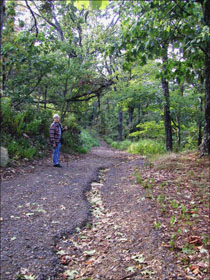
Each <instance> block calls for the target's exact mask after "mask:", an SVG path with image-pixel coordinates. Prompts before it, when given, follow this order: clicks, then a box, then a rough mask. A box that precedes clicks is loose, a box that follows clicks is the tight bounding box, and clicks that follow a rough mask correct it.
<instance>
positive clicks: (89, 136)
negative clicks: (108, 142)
mask: <svg viewBox="0 0 210 280" xmlns="http://www.w3.org/2000/svg"><path fill="white" fill-rule="evenodd" d="M80 139H81V142H82V145H83V147H84V148H86V149H87V150H90V149H92V148H93V147H95V146H99V140H98V139H97V136H96V134H95V133H94V132H93V131H92V132H89V131H88V130H85V129H82V132H81V138H80Z"/></svg>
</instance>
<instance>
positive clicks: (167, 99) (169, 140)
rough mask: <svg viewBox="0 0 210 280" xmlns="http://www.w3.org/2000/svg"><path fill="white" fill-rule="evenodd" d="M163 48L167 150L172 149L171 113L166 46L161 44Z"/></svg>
mask: <svg viewBox="0 0 210 280" xmlns="http://www.w3.org/2000/svg"><path fill="white" fill-rule="evenodd" d="M163 49H164V50H165V55H164V56H163V69H162V71H163V73H162V74H163V75H162V79H161V83H162V89H163V94H164V97H165V104H164V124H165V139H166V149H167V151H172V150H173V143H172V126H171V114H170V95H169V85H168V81H167V79H166V78H165V71H166V64H167V63H168V54H167V47H166V46H163Z"/></svg>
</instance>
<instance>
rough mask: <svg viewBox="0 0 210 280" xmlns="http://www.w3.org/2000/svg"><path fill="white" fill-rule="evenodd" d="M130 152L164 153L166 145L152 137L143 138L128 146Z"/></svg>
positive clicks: (144, 153)
mask: <svg viewBox="0 0 210 280" xmlns="http://www.w3.org/2000/svg"><path fill="white" fill-rule="evenodd" d="M128 152H129V153H132V154H141V155H149V154H163V153H165V152H166V149H165V145H164V144H163V143H161V142H158V141H154V140H151V139H143V140H140V141H138V142H136V143H132V144H131V145H130V147H129V148H128Z"/></svg>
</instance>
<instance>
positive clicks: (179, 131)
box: [176, 85, 184, 146]
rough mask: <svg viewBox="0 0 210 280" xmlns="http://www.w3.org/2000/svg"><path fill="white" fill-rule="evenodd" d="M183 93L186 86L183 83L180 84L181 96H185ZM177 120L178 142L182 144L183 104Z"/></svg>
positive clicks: (179, 109)
mask: <svg viewBox="0 0 210 280" xmlns="http://www.w3.org/2000/svg"><path fill="white" fill-rule="evenodd" d="M183 93H184V86H183V85H181V86H180V96H181V97H183ZM176 121H177V143H178V146H180V145H181V105H179V108H178V113H177V118H176Z"/></svg>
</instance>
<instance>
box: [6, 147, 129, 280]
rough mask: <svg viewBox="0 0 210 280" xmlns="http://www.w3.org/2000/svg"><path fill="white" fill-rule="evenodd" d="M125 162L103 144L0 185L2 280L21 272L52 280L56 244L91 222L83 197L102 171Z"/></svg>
mask: <svg viewBox="0 0 210 280" xmlns="http://www.w3.org/2000/svg"><path fill="white" fill-rule="evenodd" d="M128 159H129V155H128V154H127V153H124V152H120V151H116V150H113V149H111V148H109V147H108V146H107V145H106V144H105V143H104V142H102V145H101V146H100V147H97V148H94V149H93V150H92V151H91V152H90V153H88V154H87V155H82V156H80V157H79V158H76V159H70V160H69V164H68V166H67V164H66V163H65V162H64V163H63V168H62V169H59V168H57V169H56V168H53V167H51V164H50V163H46V164H45V165H42V166H38V167H36V168H35V170H34V172H33V173H32V174H29V173H26V174H25V175H19V176H16V177H14V178H12V179H7V180H4V181H3V182H2V185H1V220H2V222H1V279H2V280H7V279H8V280H10V279H18V275H20V273H21V272H24V270H25V271H26V270H29V271H30V273H34V274H36V275H38V279H39V280H41V279H43V280H44V279H56V275H57V273H58V272H59V271H60V269H61V268H60V265H59V262H58V257H57V255H56V253H55V245H56V243H57V242H58V241H59V240H60V239H61V238H63V237H64V236H67V235H69V234H71V233H72V232H73V231H74V229H75V228H76V227H78V226H82V225H83V224H85V223H86V222H87V220H88V219H89V216H90V214H89V205H88V202H87V200H86V198H85V195H84V193H85V192H86V191H87V190H88V189H89V188H90V184H91V182H92V181H95V180H97V175H98V171H99V170H100V169H101V168H107V167H111V166H113V165H116V164H121V163H122V162H125V161H127V160H128Z"/></svg>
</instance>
